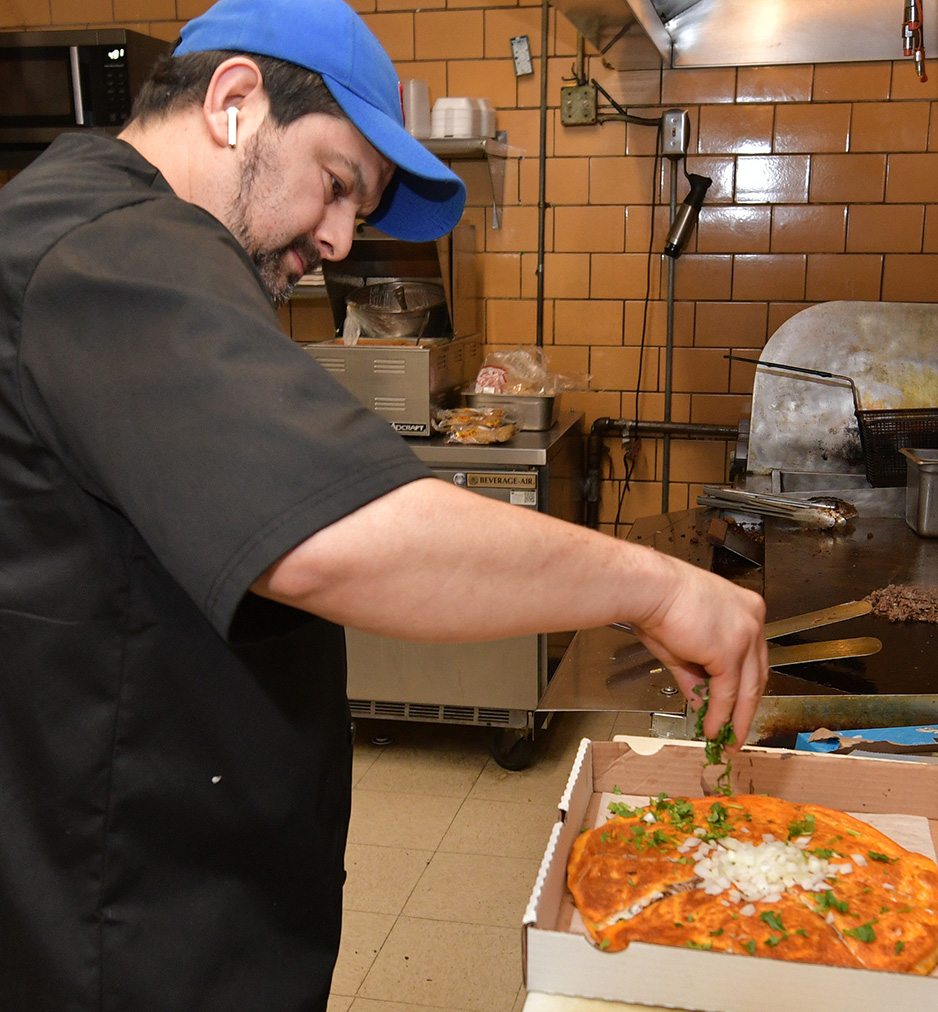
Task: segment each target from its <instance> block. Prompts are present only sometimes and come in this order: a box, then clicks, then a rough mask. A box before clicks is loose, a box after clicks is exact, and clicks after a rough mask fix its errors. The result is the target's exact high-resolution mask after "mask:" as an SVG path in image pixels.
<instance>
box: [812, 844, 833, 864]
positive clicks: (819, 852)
mask: <svg viewBox="0 0 938 1012" xmlns="http://www.w3.org/2000/svg"><path fill="white" fill-rule="evenodd" d="M808 853H809V854H813V855H814V856H815V857H819V858H820V859H821V860H822V861H829V860H830V859H831V858H832V857H833V856H834V851H833V850H829V849H828V848H827V847H812V848H811V849H810V850H809V851H808Z"/></svg>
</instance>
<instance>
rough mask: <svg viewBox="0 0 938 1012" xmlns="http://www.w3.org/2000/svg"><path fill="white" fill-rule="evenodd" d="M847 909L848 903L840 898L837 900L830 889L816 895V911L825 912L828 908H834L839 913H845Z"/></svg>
mask: <svg viewBox="0 0 938 1012" xmlns="http://www.w3.org/2000/svg"><path fill="white" fill-rule="evenodd" d="M848 909H849V906H848V904H847V903H845V902H844V901H842V900H838V899H837V897H836V896H834V894H833V893H832V892H831V891H830V889H827V890H826V891H825V892H823V893H821V895H820V896H819V897H818V903H817V907H816V912H817V913H819V914H825V913H827V911H828V910H836V911H838V912H839V913H841V914H845V913H846V912H847V910H848Z"/></svg>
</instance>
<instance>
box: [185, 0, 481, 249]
mask: <svg viewBox="0 0 938 1012" xmlns="http://www.w3.org/2000/svg"><path fill="white" fill-rule="evenodd" d="M181 36H182V40H181V42H180V43H179V45H178V46H177V47H176V50H175V52H174V55H175V56H183V55H185V54H186V53H199V52H205V51H206V50H211V49H217V50H230V51H233V52H240V53H257V54H259V55H262V56H273V57H276V58H277V59H280V60H286V61H288V62H289V63H295V64H297V65H299V66H301V67H305V68H306V69H307V70H313V71H315V72H316V73H318V74H320V75H321V76H322V79H323V81H324V82H325V83H326V86H327V87H328V89H329V91H330V92H331V94H332V97H333V98H334V99H335V100H336V102H338V104H339V105H340V106H341V108H342V111H343V112H344V113H345V115H346V116H348V118H349V119H350V120H351V121H352V123H354V124H355V126H356V127H357V128H358V129H359V130H360V131H361V133H362V134H363V135H364V136H365V137H366V138H367V139H368V140H369V141H370V142H371V143H372V144H373V145H374V146H375V147H376V148H377V149H378V151H380V152H381V154H383V155H384V156H385V157H386V158H388V159H390V161H392V162H393V163H394V164H395V165H396V166H397V171H396V172H395V173H394V175H393V176H392V178H391V181H390V183H388V186H387V188H386V189H385V191H384V194H383V196H382V198H381V203H380V205H379V206H378V208H377V209H376V210H375V212H374V214H372V215H370V216H369V218H368V221H369V223H370V224H372V225H374V226H375V227H376V228H379V229H381V231H382V232H386V233H387V234H388V235H391V236H394V237H395V238H397V239H406V240H409V241H411V242H423V241H427V240H430V239H437V238H439V237H440V236H442V235H446V233H447V232H450V231H451V230H452V229H453V228H454V226H455V225H456V223H457V222H458V221H459V219H460V217H461V216H462V212H463V207H464V206H465V203H466V187H465V185H464V183H463V181H462V180H461V179H460V178H459V176H457V175H456V174H455V173H454V172H452V171H450V169H448V168H447V167H446V166H445V165H444V164H443V163H442V162H441V161H440V160H439V159H438V158H437V157H436V156H435V155H432V154H431V153H430V152H429V151H428V150H427V149H426V148H425V147H424V146H423V145H422V144H421V143H420V141H418V140H416V139H415V138H413V137H411V135H410V134H409V133H408V132H407V131H406V130H405V129H404V114H403V111H402V109H401V93H400V83H399V82H398V79H397V73H396V71H395V70H394V65H393V64H392V63H391V60H390V58H389V57H388V55H387V53H385V51H384V50H383V49H382V48H381V43H380V42H378V40H377V39H376V38H375V37H374V35H373V34H372V33H371V32H370V31H369V29H368V28H367V27H366V26H365V23H364V22H363V21H362V19H361V18H360V17H359V16H358V15H357V14H356V13H355V12H354V11H353V10H352V8H351V7H349V6H348V4H346V3H344V2H343V0H218V2H217V3H216V4H213V5H212V6H211V7H209V9H208V10H207V11H206V12H205V13H204V14H202V15H200V16H199V17H197V18H193V19H192V21H190V22H189V23H188V24H187V25H185V26H184V27H183V29H182V33H181Z"/></svg>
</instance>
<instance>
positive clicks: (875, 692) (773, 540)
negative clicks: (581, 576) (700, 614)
mask: <svg viewBox="0 0 938 1012" xmlns="http://www.w3.org/2000/svg"><path fill="white" fill-rule="evenodd" d="M872 491H874V492H875V491H876V490H872ZM882 491H883V495H884V497H885V496H886V495H887V494H888V493H889V490H882ZM884 501H885V500H884ZM882 512H886V513H890V514H891V513H894V512H895V511H894V510H893V509H891V508H890V509H888V510H877V509H875V508H873V509H869V508H868V509H867V510H866V511H865V513H867V514H876V513H882ZM717 515H718V513H717V511H716V510H713V509H704V508H698V509H696V510H684V511H680V512H675V513H668V514H661V515H659V516H655V517H646V518H643V519H642V520H639V521H638V522H636V524H634V525H633V528H632V531H631V533H630V535H629V540H632V541H637V542H639V543H642V544H647V545H649V546H651V547H654V548H656V549H657V550H659V551H662V552H665V553H667V554H669V555H674V556H676V557H678V558H681V559H684V560H685V561H688V562H691V563H692V564H694V565H698V566H701V567H703V568H707V569H710V570H712V571H714V572H718V573H720V574H721V575H723V576H725V577H727V578H728V579H731V580H733V581H734V582H736V583H739V584H741V585H744V586H748V587H750V588H751V589H753V590H756V591H758V592H759V593H762V594H763V595H764V597H765V600H766V608H767V619H768V621H772V620H775V619H781V618H786V617H788V616H791V615H797V614H801V613H804V612H808V611H813V610H816V609H820V608H824V607H827V606H829V605H835V604H840V603H842V602H844V601H851V600H856V599H858V598H862V597H865V596H866V595H867V594H869V593H870V592H871V591H873V590H877V589H879V588H882V587H885V586H887V585H889V584H901V585H908V586H913V585H914V586H938V539H929V538H922V537H919V536H918V535H917V534H916V533H915V532H914V531H912V530H911V528H909V526H908V525H907V523H906V521H905V519H904V517H900V516H895V515H887V516H882V515H862V516H860V517H857V518H856V519H855V520H852V521H851V522H850V523H849V524H848V526H847V528H846V530H843V531H838V532H836V533H832V532H826V531H812V530H807V529H805V528H802V527H798V526H796V525H794V524H792V523H789V522H787V521H784V520H779V519H776V518H772V517H765V518H762V521H761V529H760V530H759V531H757V532H756V536H757V537H758V538H759V540H760V541H762V542H763V545H764V564H763V565H762V566H756V565H753V564H752V563H751V562H749V561H746V560H745V559H743V558H741V557H740V556H738V555H736V554H735V553H733V552H730V551H727V550H726V549H724V548H719V547H714V546H713V545H712V544H710V542H709V541H708V539H707V532H708V527H709V524H710V522H711V521H712V519H713V518H714V517H715V516H717ZM834 636H837V637H841V636H849V637H854V636H875V637H877V638H879V639H880V640H882V643H883V649H882V650H881V651H880V652H879V653H878V654H874V655H872V656H869V657H857V658H849V659H841V660H837V661H824V662H815V663H811V664H801V665H797V666H793V667H787V668H785V669H784V671H781V670H773V671H772V672H771V674H770V677H769V683H768V686H767V689H766V696H765V698H764V699H763V702H762V705H761V706H760V713H759V715H757V718H756V722H755V724H754V726H753V732H752V734H751V735H750V738H749V741H750V742H762V743H776V741H778V740H779V739H782V740H784V739H785V738H787V737H789V736H791V735H792V734H794V733H795V732H797V731H803V730H809V731H813V730H815V729H816V728H817V727H820V726H827V727H830V728H832V729H835V730H840V729H848V728H855V727H880V726H896V725H900V724H914V723H921V722H922V721H935V720H936V719H938V625H933V624H929V623H919V622H906V623H892V622H889V621H888V620H887V619H885V618H882V617H878V616H874V615H867V616H862V617H859V618H854V619H850V620H849V621H847V622H844V623H842V624H838V625H837V626H835V627H830V626H828V627H825V628H820V629H816V630H813V631H811V632H808V633H798V634H794V635H791V636H787V637H784V638H782V639H779V640H775V641H773V642H778V643H800V642H807V641H812V640H825V639H830V638H831V637H834ZM635 643H637V640H636V639H635V638H634V637H631V636H630V635H629V634H628V633H624V632H621V631H618V630H615V629H607V628H603V629H589V630H581V631H580V632H578V633H577V634H576V636H575V637H574V640H573V643H572V644H571V646H570V648H569V650H568V651H567V654H566V655H565V657H564V659H563V661H562V662H561V664H560V666H559V667H558V669H557V672H556V673H555V675H554V678H553V679H552V681H551V682H550V684H549V685H548V686H547V689H546V691H545V693H544V696H543V698H542V699H541V701H540V704H539V707H538V708H539V709H540V710H545V711H562V710H624V711H639V712H641V711H645V712H647V713H648V714H649V718H650V719H651V718H652V716H653V715H654V714H660V713H662V712H664V713H670V714H675V715H677V713H678V712H679V711H682V709H683V698H682V697H681V696H680V695H679V694H677V693H676V691H675V689H676V687H675V686H674V682H673V679H671V677H670V675H669V673H668V672H667V671H663V670H661V669H660V667H659V668H658V669H657V670H654V668H655V667H656V666H655V665H649V666H648V668H646V669H645V670H644V671H637V672H635V673H634V674H632V673H630V675H629V677H628V678H627V679H622V678H621V671H622V667H623V658H624V657H627V656H628V651H629V648H630V645H632V644H635ZM675 726H676V725H675ZM687 726H688V733H687V735H686V736H687V737H690V736H691V734H692V731H691V730H690V727H691V726H692V725H691V722H688V725H687ZM675 736H676V735H675Z"/></svg>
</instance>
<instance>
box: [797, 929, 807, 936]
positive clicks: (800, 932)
mask: <svg viewBox="0 0 938 1012" xmlns="http://www.w3.org/2000/svg"><path fill="white" fill-rule="evenodd" d="M795 934H796V935H801V937H802V938H807V937H808V933H807V931H805V929H804V928H798V929H797V930H796V931H795Z"/></svg>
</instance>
